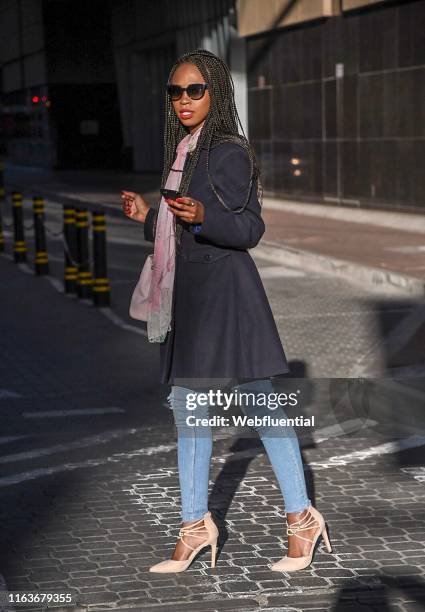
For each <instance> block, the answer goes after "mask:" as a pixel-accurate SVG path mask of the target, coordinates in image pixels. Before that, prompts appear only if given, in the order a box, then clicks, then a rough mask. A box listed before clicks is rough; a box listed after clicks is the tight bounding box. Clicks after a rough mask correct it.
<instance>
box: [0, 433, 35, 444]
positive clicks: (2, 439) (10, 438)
mask: <svg viewBox="0 0 425 612" xmlns="http://www.w3.org/2000/svg"><path fill="white" fill-rule="evenodd" d="M22 438H31V435H30V434H24V435H20V436H2V437H0V444H9V442H15V440H22Z"/></svg>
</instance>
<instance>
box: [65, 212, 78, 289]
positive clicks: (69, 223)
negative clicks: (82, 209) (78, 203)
mask: <svg viewBox="0 0 425 612" xmlns="http://www.w3.org/2000/svg"><path fill="white" fill-rule="evenodd" d="M75 221H76V218H75V208H73V207H72V206H66V205H64V207H63V237H64V255H65V271H64V277H63V285H64V290H65V293H77V280H78V267H77V265H76V263H77V261H78V254H77V253H78V248H77V246H78V245H77V228H76V224H75Z"/></svg>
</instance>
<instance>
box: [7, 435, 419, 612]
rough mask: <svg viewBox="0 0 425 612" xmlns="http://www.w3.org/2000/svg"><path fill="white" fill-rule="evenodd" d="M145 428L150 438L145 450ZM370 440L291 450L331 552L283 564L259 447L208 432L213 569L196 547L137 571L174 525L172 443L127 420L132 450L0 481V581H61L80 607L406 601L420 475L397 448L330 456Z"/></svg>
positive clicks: (413, 593) (271, 486)
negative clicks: (171, 569) (301, 462)
mask: <svg viewBox="0 0 425 612" xmlns="http://www.w3.org/2000/svg"><path fill="white" fill-rule="evenodd" d="M375 435H376V437H375V439H374V436H375ZM147 437H148V438H149V441H150V442H151V443H152V442H153V443H154V444H153V445H152V446H150V447H149V448H148V449H146V447H145V444H146V438H147ZM382 439H384V438H383V437H382V436H379V435H377V434H376V432H375V433H373V434H372V432H370V434H369V436H368V437H367V438H356V439H351V440H341V439H339V440H328V441H326V442H323V443H322V444H320V445H318V446H316V447H315V448H305V449H304V451H303V453H304V459H305V462H306V472H307V473H306V475H307V480H308V481H309V482H310V490H311V491H313V492H314V503H315V504H316V505H317V507H318V508H319V509H320V511H321V512H322V513H323V514H324V516H325V519H326V521H327V523H328V525H329V533H330V538H331V542H332V545H333V553H332V554H329V553H327V552H326V550H325V549H324V547H322V544H319V546H318V549H317V551H316V554H315V558H314V562H313V563H312V565H311V566H310V567H309V568H307V569H305V570H303V571H302V572H297V573H296V574H291V575H290V574H285V573H276V572H272V571H271V570H270V564H271V563H273V562H274V561H276V560H277V559H279V558H280V557H282V556H283V555H284V554H285V546H286V536H285V534H284V527H283V519H284V508H283V505H282V497H281V494H280V491H279V490H278V488H277V484H276V483H275V481H274V477H273V474H272V472H271V469H270V466H269V464H268V461H267V457H266V456H265V455H264V453H263V450H262V447H261V446H258V445H257V442H256V441H255V440H253V439H239V440H236V441H235V440H234V439H230V440H229V439H222V440H217V441H216V442H215V446H214V460H213V463H212V470H211V483H210V484H211V492H210V509H211V511H212V512H213V513H214V515H215V517H216V520H217V522H218V523H219V525H220V526H221V531H222V538H221V540H222V549H221V552H220V553H219V558H218V561H217V567H216V568H215V569H211V568H209V552H205V553H203V554H201V556H200V557H199V558H198V559H197V560H196V561H195V562H194V563H193V564H192V566H191V568H190V569H189V570H188V571H186V572H184V573H182V574H176V575H172V574H170V575H161V574H151V573H149V572H148V568H149V566H150V565H152V564H153V563H155V562H156V561H158V560H161V559H164V558H168V556H169V554H170V552H171V550H172V547H173V545H174V542H175V538H176V535H177V527H178V523H179V487H178V474H177V470H176V465H175V461H176V458H175V449H169V448H167V444H168V445H169V444H170V433H169V431H164V432H163V433H162V435H158V431H156V432H154V431H144V430H140V431H139V432H138V433H137V434H136V438H135V439H133V443H134V449H133V450H130V451H128V452H122V451H121V452H115V453H114V452H112V450H113V449H111V450H110V452H108V453H105V455H104V456H103V457H101V458H99V459H98V462H99V465H98V466H97V467H96V466H95V465H92V466H90V464H89V462H86V465H85V466H84V467H82V466H81V465H80V466H79V467H78V466H74V467H73V465H72V462H70V463H69V464H67V466H66V467H64V466H62V474H61V477H57V478H54V476H50V477H48V478H47V479H46V478H45V479H44V480H43V481H40V480H38V479H37V478H32V479H28V480H26V481H25V482H24V483H21V484H18V485H16V486H15V487H6V488H3V491H2V499H3V502H4V503H3V506H2V512H1V516H0V518H1V523H2V532H3V543H2V554H1V567H2V568H3V574H4V575H5V578H6V581H7V585H8V588H9V590H16V591H17V590H29V591H42V590H43V589H55V590H60V589H64V590H66V591H73V592H74V593H76V594H77V593H78V595H79V598H80V599H79V608H77V609H81V610H101V609H111V608H112V609H126V608H127V607H128V608H132V609H135V608H136V609H140V610H142V609H143V610H180V609H182V610H183V608H184V609H190V610H216V609H217V610H219V609H220V610H221V609H228V610H237V609H242V610H257V609H267V610H273V609H274V610H310V609H311V610H313V609H314V610H316V609H327V610H330V609H335V610H337V609H340V608H339V606H342V605H343V609H346V606H348V609H353V610H354V609H355V606H362V607H361V609H370V610H372V609H377V608H375V607H374V606H378V605H380V604H381V603H382V602H384V601H385V600H386V599H387V600H389V599H390V600H391V605H392V608H391V609H397V610H411V609H414V608H413V607H412V606H410V604H409V602H412V605H413V603H414V602H415V601H416V604H418V602H419V600H420V598H421V597H423V596H424V589H423V585H424V579H425V576H424V573H425V565H424V561H425V554H424V544H423V542H424V535H425V521H424V518H423V512H422V507H423V482H422V481H423V475H421V473H420V471H419V472H418V470H412V469H408V468H403V467H402V464H400V455H399V456H397V457H396V456H393V455H391V456H390V458H388V456H383V457H380V456H374V457H370V458H366V459H364V460H362V461H358V462H356V463H353V464H350V467H349V469H347V468H346V467H345V466H344V465H329V458H330V457H331V456H333V457H335V456H341V455H344V454H346V453H352V452H353V451H355V450H358V449H365V448H369V447H370V446H371V445H372V444H374V442H378V444H379V442H381V441H382ZM161 444H162V445H163V448H164V450H163V451H162V452H161V450H160V449H161ZM139 445H140V448H138V446H139ZM158 447H159V452H157V451H156V450H154V449H158ZM118 448H119V446H117V449H118ZM149 449H150V450H149ZM404 460H408V457H407V456H405V457H404ZM309 463H312V464H313V471H312V472H310V469H309V468H308V465H309ZM404 463H405V461H404ZM407 463H408V461H407ZM331 464H332V462H331ZM0 484H2V483H1V481H0ZM318 602H320V605H318ZM408 604H409V605H408ZM416 604H415V605H416ZM418 605H419V604H418ZM353 606H354V607H353ZM368 606H369V607H368ZM28 609H33V610H36V609H39V608H28ZM341 609H342V608H341ZM418 609H419V607H418Z"/></svg>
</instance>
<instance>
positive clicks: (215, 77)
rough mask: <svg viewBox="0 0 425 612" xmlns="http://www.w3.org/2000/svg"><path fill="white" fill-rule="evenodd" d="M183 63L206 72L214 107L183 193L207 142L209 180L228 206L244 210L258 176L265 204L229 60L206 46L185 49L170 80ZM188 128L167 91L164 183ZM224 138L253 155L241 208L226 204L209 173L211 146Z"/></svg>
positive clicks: (187, 171)
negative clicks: (237, 102) (246, 190)
mask: <svg viewBox="0 0 425 612" xmlns="http://www.w3.org/2000/svg"><path fill="white" fill-rule="evenodd" d="M183 63H191V64H194V65H195V66H196V67H197V68H198V70H199V72H200V73H201V74H202V76H203V78H204V80H205V82H207V83H208V91H209V94H210V109H209V112H208V115H207V117H206V118H205V121H204V124H203V126H202V130H201V133H200V135H199V138H198V140H197V143H196V147H195V149H194V151H193V153H192V155H191V156H190V157H189V161H188V163H187V164H186V166H185V171H184V172H183V175H182V177H181V181H180V187H179V191H180V193H181V195H182V196H185V195H186V194H187V190H188V187H189V184H190V181H191V178H192V174H193V171H194V170H195V167H196V164H197V163H198V159H199V156H200V153H201V148H202V146H203V145H206V148H207V157H206V168H207V176H208V181H209V183H210V185H211V187H212V189H213V191H214V193H215V194H216V196H217V198H218V199H219V201H220V203H221V204H222V205H223V206H224V208H226V209H227V210H229V211H231V212H232V213H235V214H237V213H241V212H243V211H244V209H245V207H246V205H247V204H248V202H249V198H250V194H251V189H252V184H253V182H254V181H255V180H257V197H258V199H259V201H260V205H262V195H263V188H262V184H261V180H260V167H259V165H258V163H257V159H256V155H255V152H254V149H253V147H252V146H251V144H250V143H249V142H248V139H247V138H246V136H245V132H244V129H243V126H242V124H241V121H240V119H239V115H238V111H237V109H236V104H235V95H234V84H233V79H232V75H231V73H230V70H229V68H228V66H227V64H226V63H225V62H224V61H223V60H222V59H221V58H219V57H218V56H217V55H214V53H211V52H210V51H207V50H206V49H195V50H194V51H189V52H188V53H184V54H183V55H181V56H180V57H179V58H178V59H177V60H176V62H175V63H174V65H173V67H172V68H171V72H170V74H169V77H168V83H171V79H172V77H173V74H174V72H175V70H176V69H177V68H178V66H179V65H180V64H183ZM238 122H239V125H240V126H241V128H242V134H243V135H241V134H239V130H238ZM188 131H189V130H188V128H186V127H185V126H183V125H182V124H181V123H180V121H179V119H178V117H177V116H176V114H175V112H174V109H173V105H172V102H171V98H170V96H169V94H168V92H167V93H166V104H165V130H164V169H163V174H162V183H161V187H164V186H165V183H166V180H167V177H168V173H169V171H170V169H171V167H172V164H173V162H174V159H175V154H176V148H177V145H178V144H179V142H180V141H181V140H182V138H184V136H186V135H187V133H188ZM222 142H234V143H236V144H238V145H240V146H241V147H243V148H244V149H245V150H246V151H247V153H248V156H249V159H250V164H251V170H250V183H249V190H248V194H247V197H246V200H245V202H244V203H243V205H242V206H241V207H240V208H238V209H232V208H230V207H229V206H227V205H226V203H225V202H224V201H223V199H222V198H221V196H220V195H219V194H218V193H217V191H216V189H215V187H214V185H213V183H212V182H211V177H210V174H209V157H210V149H211V148H213V147H215V146H217V145H218V144H220V143H222Z"/></svg>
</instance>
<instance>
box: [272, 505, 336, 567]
mask: <svg viewBox="0 0 425 612" xmlns="http://www.w3.org/2000/svg"><path fill="white" fill-rule="evenodd" d="M286 524H287V529H286V533H287V534H288V535H294V536H296V537H297V538H300V539H301V540H305V541H306V542H311V548H310V553H309V554H308V555H304V556H302V557H288V556H286V557H283V558H282V559H280V561H278V562H277V563H275V564H274V565H272V571H274V572H294V571H296V570H300V569H304V568H305V567H307V566H309V565H310V563H311V561H312V559H313V554H314V548H315V546H316V542H317V540H318V538H319V537H320V536H322V537H323V540H324V542H325V544H326V548H327V550H328V552H332V546H331V543H330V541H329V536H328V532H327V528H326V525H325V519H324V518H323V516H322V515H321V514H320V512H319V511H318V510H316V508H314V507H313V506H309V507H308V512H307V514H306V515H305V516H303V518H302V519H300V520H299V521H295V522H294V523H291V524H290V525H289V524H288V521H287V522H286ZM316 525H317V531H316V533H315V535H314V538H313V539H312V540H310V539H309V538H304V537H303V536H301V535H299V534H298V532H299V531H307V530H308V529H312V528H313V527H314V526H316Z"/></svg>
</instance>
